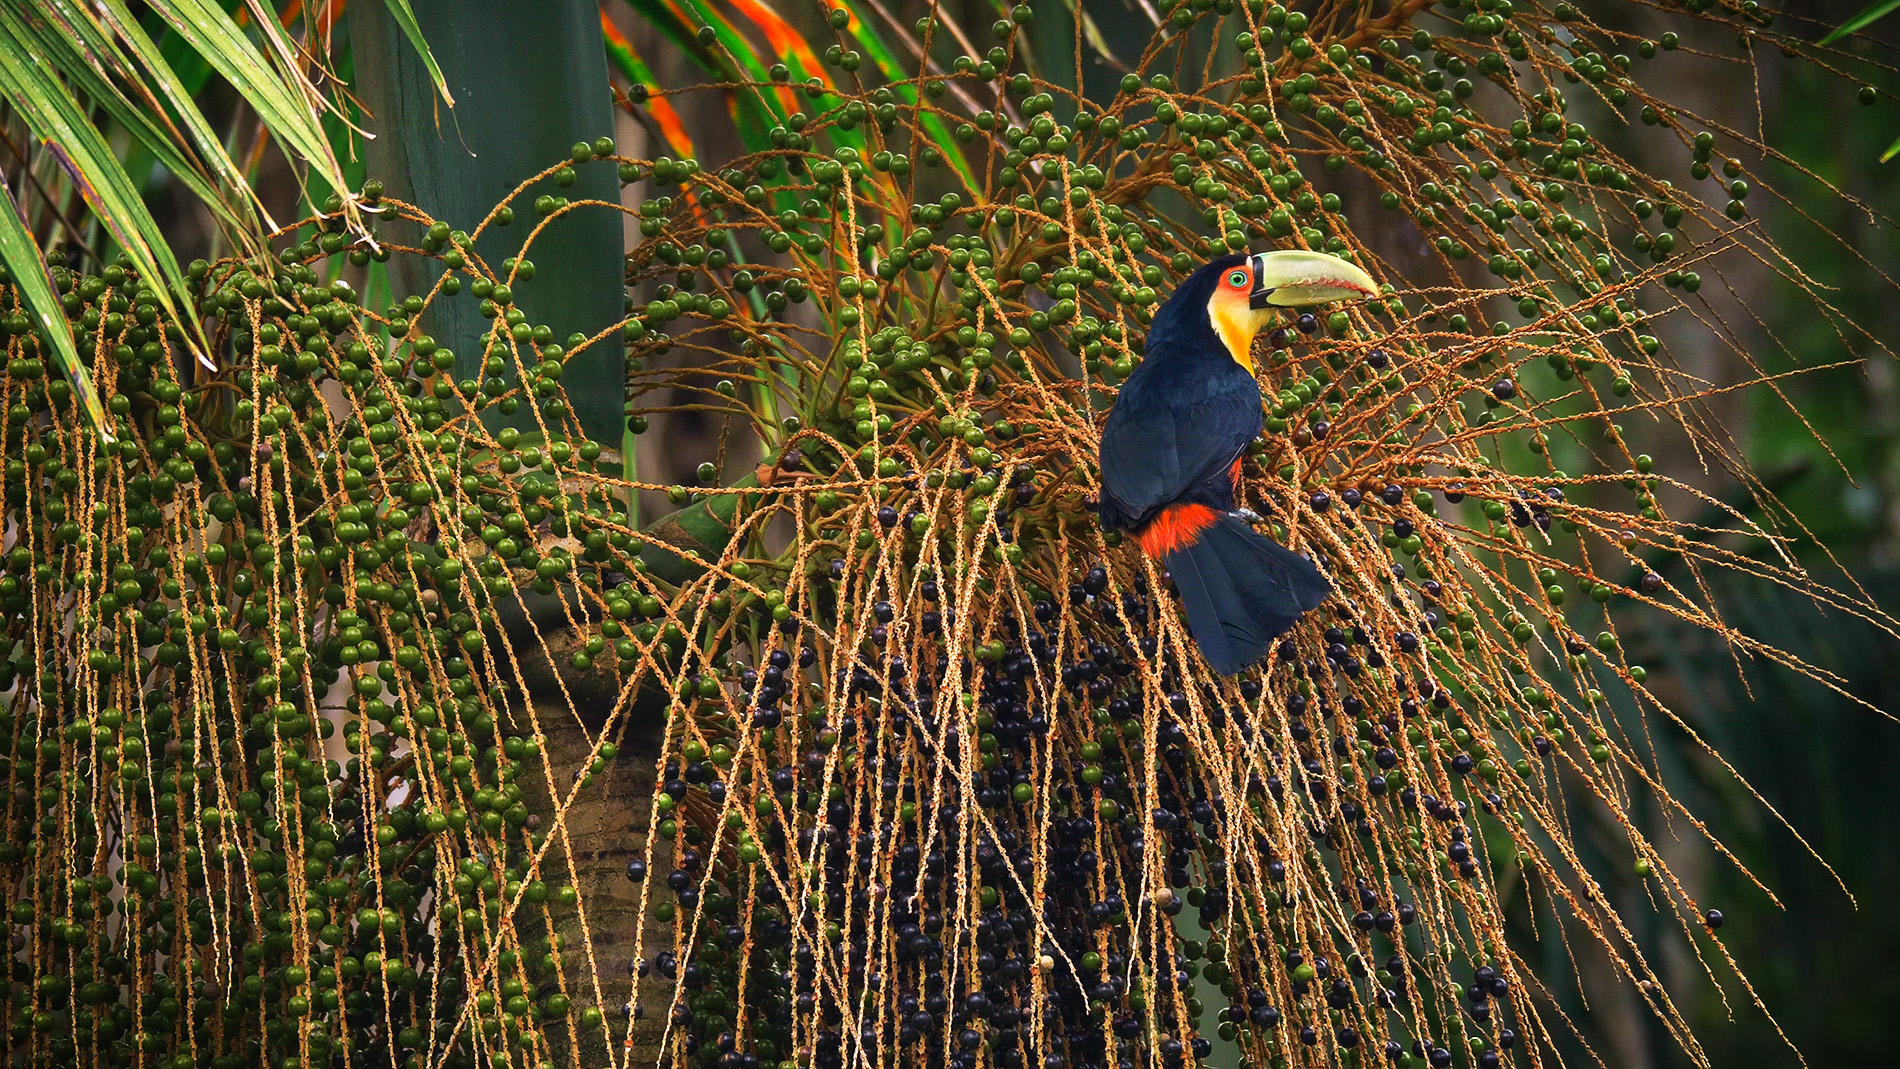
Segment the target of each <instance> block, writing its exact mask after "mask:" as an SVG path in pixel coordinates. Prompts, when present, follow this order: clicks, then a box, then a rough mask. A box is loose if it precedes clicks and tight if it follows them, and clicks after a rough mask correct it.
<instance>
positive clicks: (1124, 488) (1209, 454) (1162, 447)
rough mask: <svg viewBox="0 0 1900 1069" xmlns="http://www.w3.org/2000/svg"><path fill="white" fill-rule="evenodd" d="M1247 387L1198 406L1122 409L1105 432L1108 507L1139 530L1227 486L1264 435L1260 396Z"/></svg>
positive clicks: (1159, 401) (1146, 401)
mask: <svg viewBox="0 0 1900 1069" xmlns="http://www.w3.org/2000/svg"><path fill="white" fill-rule="evenodd" d="M1210 385H1212V384H1210ZM1244 385H1245V386H1246V387H1249V388H1248V389H1234V388H1226V389H1220V390H1219V392H1216V393H1204V394H1202V395H1201V396H1200V397H1197V398H1194V399H1193V400H1176V399H1172V398H1166V399H1164V398H1158V397H1155V396H1154V395H1153V394H1152V393H1145V394H1144V395H1143V396H1142V397H1141V398H1140V403H1134V404H1127V403H1121V402H1118V403H1117V404H1116V405H1115V408H1114V409H1113V410H1112V411H1110V412H1109V414H1108V422H1107V424H1106V425H1105V426H1104V427H1103V429H1102V499H1103V503H1104V505H1105V506H1107V505H1112V506H1113V507H1114V508H1115V509H1116V510H1117V511H1118V512H1120V513H1121V518H1122V522H1123V523H1125V524H1134V523H1136V522H1138V521H1139V520H1140V519H1141V518H1143V517H1145V516H1146V515H1147V514H1148V513H1149V512H1151V511H1153V510H1154V509H1156V508H1159V507H1160V506H1162V505H1165V504H1167V503H1169V502H1171V501H1175V500H1177V499H1179V498H1181V497H1182V496H1184V495H1186V494H1187V493H1188V491H1190V490H1192V489H1194V488H1195V487H1197V486H1200V485H1202V484H1204V483H1211V482H1213V481H1214V480H1217V479H1225V478H1226V474H1227V471H1228V469H1229V468H1231V467H1232V466H1233V463H1234V461H1235V460H1236V459H1237V458H1238V457H1239V456H1240V454H1241V452H1242V451H1243V450H1245V449H1246V448H1247V444H1248V443H1249V442H1251V441H1253V439H1254V436H1255V435H1257V434H1259V433H1260V396H1259V391H1258V388H1257V387H1253V382H1252V380H1251V379H1247V380H1245V382H1244ZM1124 400H1132V399H1129V398H1124Z"/></svg>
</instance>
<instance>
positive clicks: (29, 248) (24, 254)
mask: <svg viewBox="0 0 1900 1069" xmlns="http://www.w3.org/2000/svg"><path fill="white" fill-rule="evenodd" d="M0 198H4V199H5V200H6V202H7V203H6V208H5V210H0V262H4V263H5V264H6V265H7V268H8V270H9V272H10V273H11V275H12V279H13V284H14V286H16V287H17V288H18V290H19V293H20V300H21V302H22V303H24V304H25V305H26V312H27V314H28V315H29V316H31V317H32V319H33V321H34V323H36V324H37V325H38V326H39V328H40V335H41V337H43V338H44V339H45V340H46V343H47V344H48V345H49V346H51V347H52V350H53V354H52V355H53V362H54V363H56V364H58V365H59V368H60V370H61V371H63V372H65V374H66V378H67V381H69V382H71V383H72V387H73V393H74V394H76V395H77V396H78V399H79V403H80V405H81V407H83V408H84V409H85V410H86V416H87V418H88V419H90V420H92V425H93V427H94V428H96V429H97V430H98V431H99V434H100V435H101V436H102V437H104V438H105V439H106V440H107V441H111V440H112V431H111V427H110V425H109V424H108V423H107V422H106V410H105V406H104V405H102V404H100V403H99V392H98V391H97V390H95V389H93V386H92V375H91V374H90V373H88V372H87V371H86V365H85V364H84V363H83V362H81V361H80V359H79V349H78V347H77V346H75V345H74V344H73V330H72V325H71V324H69V323H67V322H66V313H65V311H64V310H63V309H62V308H61V307H60V304H59V294H58V293H57V292H56V291H55V290H54V287H53V280H52V279H51V278H50V277H49V276H48V275H47V273H46V259H45V257H44V256H43V255H42V254H41V252H40V247H39V243H38V242H36V241H34V240H33V232H32V231H31V230H29V229H27V226H26V220H25V218H24V217H22V216H21V214H20V206H19V205H18V204H16V203H14V200H13V193H12V191H10V190H8V189H7V184H6V183H5V182H0Z"/></svg>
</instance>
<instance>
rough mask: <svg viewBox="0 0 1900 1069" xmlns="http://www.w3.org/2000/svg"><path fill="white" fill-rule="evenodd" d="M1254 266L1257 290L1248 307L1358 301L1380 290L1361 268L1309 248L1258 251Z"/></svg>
mask: <svg viewBox="0 0 1900 1069" xmlns="http://www.w3.org/2000/svg"><path fill="white" fill-rule="evenodd" d="M1251 260H1252V263H1253V291H1252V292H1251V293H1249V294H1248V295H1247V307H1249V308H1252V309H1255V310H1261V309H1266V308H1272V307H1275V306H1278V307H1282V308H1293V307H1298V306H1300V305H1305V304H1325V303H1327V302H1329V301H1357V300H1361V299H1363V298H1366V297H1370V296H1373V295H1374V294H1376V293H1378V292H1379V287H1378V285H1377V284H1376V283H1374V282H1373V281H1372V276H1371V275H1368V274H1366V273H1365V272H1364V271H1363V270H1361V269H1360V268H1359V267H1358V265H1356V264H1350V263H1347V262H1346V261H1344V260H1342V259H1340V258H1339V257H1337V256H1329V255H1327V254H1326V253H1323V252H1308V251H1306V250H1305V249H1281V250H1277V251H1274V252H1257V253H1255V254H1254V255H1253V256H1252V257H1251Z"/></svg>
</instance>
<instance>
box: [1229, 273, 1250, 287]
mask: <svg viewBox="0 0 1900 1069" xmlns="http://www.w3.org/2000/svg"><path fill="white" fill-rule="evenodd" d="M1227 284H1228V285H1229V286H1232V287H1234V288H1235V289H1241V288H1243V287H1245V286H1246V285H1247V272H1245V271H1235V272H1234V273H1232V274H1230V275H1228V276H1227Z"/></svg>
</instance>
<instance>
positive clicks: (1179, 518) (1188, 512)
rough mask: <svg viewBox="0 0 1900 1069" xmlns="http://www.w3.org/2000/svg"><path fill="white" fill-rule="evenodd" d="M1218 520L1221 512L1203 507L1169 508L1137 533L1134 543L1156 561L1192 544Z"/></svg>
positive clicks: (1175, 506) (1192, 505) (1179, 506)
mask: <svg viewBox="0 0 1900 1069" xmlns="http://www.w3.org/2000/svg"><path fill="white" fill-rule="evenodd" d="M1219 519H1220V513H1218V512H1216V511H1214V510H1213V509H1211V508H1208V507H1207V506H1206V505H1194V504H1184V505H1169V506H1168V507H1166V508H1164V509H1162V510H1161V511H1160V512H1158V513H1156V514H1155V518H1154V519H1152V520H1149V521H1148V525H1147V526H1146V527H1143V528H1142V529H1141V530H1140V531H1138V532H1136V534H1135V541H1136V542H1137V543H1139V544H1140V546H1141V551H1142V552H1143V553H1146V554H1148V555H1149V556H1150V557H1154V558H1157V559H1159V558H1161V557H1164V556H1166V555H1167V554H1169V553H1173V552H1174V551H1175V550H1178V549H1185V548H1187V547H1188V546H1191V545H1193V544H1194V543H1195V542H1197V541H1199V540H1200V537H1201V532H1202V531H1205V530H1207V529H1208V528H1209V527H1212V526H1214V524H1215V522H1216V521H1218V520H1219Z"/></svg>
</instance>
